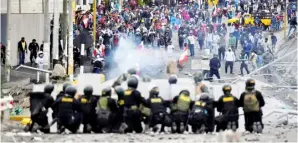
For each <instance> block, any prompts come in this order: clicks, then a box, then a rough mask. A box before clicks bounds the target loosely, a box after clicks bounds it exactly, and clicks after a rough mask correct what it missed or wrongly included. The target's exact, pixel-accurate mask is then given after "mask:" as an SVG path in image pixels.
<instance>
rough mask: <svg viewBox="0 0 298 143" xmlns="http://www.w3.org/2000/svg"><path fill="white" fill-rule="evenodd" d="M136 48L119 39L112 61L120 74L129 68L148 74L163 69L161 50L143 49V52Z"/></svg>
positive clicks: (163, 58) (128, 42)
mask: <svg viewBox="0 0 298 143" xmlns="http://www.w3.org/2000/svg"><path fill="white" fill-rule="evenodd" d="M138 46H139V45H135V44H134V42H133V41H132V40H130V39H123V38H120V40H119V47H118V49H117V51H115V53H114V61H115V62H116V63H117V65H118V72H119V73H120V74H121V73H125V72H127V70H128V69H129V68H131V67H134V68H139V69H141V72H143V73H144V72H146V73H150V74H152V73H153V74H154V73H157V72H158V71H159V70H161V69H163V67H164V64H165V61H166V60H165V55H164V54H163V52H162V50H152V49H151V50H148V49H144V50H145V51H143V50H140V49H138ZM148 52H150V54H148ZM156 67H159V68H156Z"/></svg>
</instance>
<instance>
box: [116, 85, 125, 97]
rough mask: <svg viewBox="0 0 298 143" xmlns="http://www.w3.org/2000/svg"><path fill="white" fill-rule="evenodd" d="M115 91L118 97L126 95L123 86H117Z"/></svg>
mask: <svg viewBox="0 0 298 143" xmlns="http://www.w3.org/2000/svg"><path fill="white" fill-rule="evenodd" d="M115 92H116V94H117V95H118V99H119V98H122V97H123V96H124V89H123V88H122V87H121V86H117V87H115Z"/></svg>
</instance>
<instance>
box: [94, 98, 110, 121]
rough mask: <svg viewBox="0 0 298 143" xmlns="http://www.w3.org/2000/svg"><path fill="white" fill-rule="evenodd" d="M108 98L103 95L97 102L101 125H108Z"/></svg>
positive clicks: (98, 117)
mask: <svg viewBox="0 0 298 143" xmlns="http://www.w3.org/2000/svg"><path fill="white" fill-rule="evenodd" d="M108 99H109V98H107V97H101V98H100V99H99V101H98V104H97V107H98V109H97V121H98V124H99V125H107V124H108V123H109V118H110V114H111V112H110V110H109V108H108Z"/></svg>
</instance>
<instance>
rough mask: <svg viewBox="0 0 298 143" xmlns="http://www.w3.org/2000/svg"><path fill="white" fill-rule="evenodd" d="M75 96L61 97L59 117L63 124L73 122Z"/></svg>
mask: <svg viewBox="0 0 298 143" xmlns="http://www.w3.org/2000/svg"><path fill="white" fill-rule="evenodd" d="M74 100H75V99H74V98H71V97H67V96H66V97H63V98H61V103H60V104H59V107H58V109H59V113H58V118H59V119H60V122H62V124H72V119H71V118H72V116H73V113H74V111H73V102H74Z"/></svg>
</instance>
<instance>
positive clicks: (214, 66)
mask: <svg viewBox="0 0 298 143" xmlns="http://www.w3.org/2000/svg"><path fill="white" fill-rule="evenodd" d="M220 66H221V65H220V60H219V59H218V58H212V59H211V60H210V62H209V67H210V70H218V69H219V68H220Z"/></svg>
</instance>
